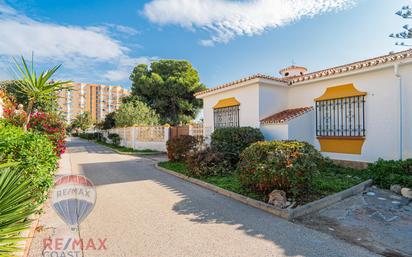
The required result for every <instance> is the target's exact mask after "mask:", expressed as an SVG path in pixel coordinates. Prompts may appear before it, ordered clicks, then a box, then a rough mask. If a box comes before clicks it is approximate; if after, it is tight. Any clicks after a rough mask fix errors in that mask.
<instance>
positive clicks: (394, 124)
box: [288, 64, 412, 161]
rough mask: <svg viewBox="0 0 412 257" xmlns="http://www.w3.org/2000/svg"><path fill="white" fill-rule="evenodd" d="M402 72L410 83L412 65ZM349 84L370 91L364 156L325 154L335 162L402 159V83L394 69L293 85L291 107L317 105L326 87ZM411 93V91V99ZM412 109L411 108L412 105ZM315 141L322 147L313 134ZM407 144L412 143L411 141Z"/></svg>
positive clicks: (406, 66) (289, 97)
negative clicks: (315, 102)
mask: <svg viewBox="0 0 412 257" xmlns="http://www.w3.org/2000/svg"><path fill="white" fill-rule="evenodd" d="M402 73H403V74H408V75H407V76H408V78H406V77H405V80H407V81H408V82H407V83H411V81H412V75H411V73H412V65H411V64H408V65H405V66H404V67H403V68H402ZM348 83H353V84H354V86H355V88H357V89H358V90H360V91H365V92H367V96H366V98H365V100H366V103H365V120H366V121H365V122H366V124H365V125H366V141H365V144H364V146H363V150H362V154H361V155H350V154H335V153H327V154H326V155H327V156H329V157H331V158H335V159H343V160H353V161H376V160H377V159H378V158H384V159H399V87H398V85H399V84H398V80H397V78H396V77H395V76H394V69H393V66H390V67H388V68H385V69H383V70H376V71H371V72H368V73H361V74H357V75H352V76H347V77H342V78H335V79H329V80H324V81H315V82H312V83H308V84H301V85H296V86H293V87H291V88H290V90H289V94H288V99H289V101H288V102H289V108H296V107H303V106H314V99H315V98H316V97H319V96H321V95H322V94H323V93H324V91H325V90H326V88H328V87H332V86H339V85H344V84H348ZM407 83H405V84H407ZM411 91H412V90H410V89H408V93H407V94H408V95H409V99H410V95H411V93H412V92H411ZM409 107H411V105H410V104H409ZM313 115H314V114H313ZM409 115H410V114H409ZM407 122H408V126H409V130H410V129H412V126H411V121H410V120H408V121H407ZM312 140H313V141H314V145H315V146H316V147H317V148H319V143H318V141H317V139H316V136H315V133H313V136H312ZM407 143H408V144H409V145H410V144H411V139H410V138H408V142H407ZM408 149H409V154H410V149H411V147H410V146H408Z"/></svg>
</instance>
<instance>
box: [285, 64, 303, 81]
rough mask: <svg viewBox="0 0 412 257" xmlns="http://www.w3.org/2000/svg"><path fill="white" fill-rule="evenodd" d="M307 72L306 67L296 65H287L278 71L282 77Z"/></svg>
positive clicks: (295, 75) (300, 74)
mask: <svg viewBox="0 0 412 257" xmlns="http://www.w3.org/2000/svg"><path fill="white" fill-rule="evenodd" d="M307 72H308V69H306V68H305V67H302V66H296V65H292V66H289V67H287V68H284V69H281V70H280V71H279V73H280V75H282V77H284V78H289V77H297V76H302V75H305V74H306V73H307Z"/></svg>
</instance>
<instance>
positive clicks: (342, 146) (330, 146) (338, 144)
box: [317, 136, 365, 155]
mask: <svg viewBox="0 0 412 257" xmlns="http://www.w3.org/2000/svg"><path fill="white" fill-rule="evenodd" d="M317 139H318V140H319V144H320V151H321V152H329V153H343V154H358V155H359V154H362V147H363V144H364V142H365V137H337V136H319V137H317Z"/></svg>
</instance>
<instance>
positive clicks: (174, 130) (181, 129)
mask: <svg viewBox="0 0 412 257" xmlns="http://www.w3.org/2000/svg"><path fill="white" fill-rule="evenodd" d="M184 135H189V125H181V126H173V127H170V137H169V138H170V139H173V138H176V137H180V136H184Z"/></svg>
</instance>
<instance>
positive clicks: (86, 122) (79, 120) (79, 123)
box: [71, 112, 93, 131]
mask: <svg viewBox="0 0 412 257" xmlns="http://www.w3.org/2000/svg"><path fill="white" fill-rule="evenodd" d="M92 125H93V119H92V116H91V115H90V113H89V112H83V113H80V114H78V115H77V116H76V118H75V119H74V120H73V121H72V122H71V127H72V128H80V129H81V130H82V131H85V130H86V129H88V128H90V127H91V126H92Z"/></svg>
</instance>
